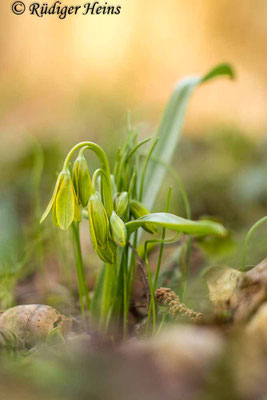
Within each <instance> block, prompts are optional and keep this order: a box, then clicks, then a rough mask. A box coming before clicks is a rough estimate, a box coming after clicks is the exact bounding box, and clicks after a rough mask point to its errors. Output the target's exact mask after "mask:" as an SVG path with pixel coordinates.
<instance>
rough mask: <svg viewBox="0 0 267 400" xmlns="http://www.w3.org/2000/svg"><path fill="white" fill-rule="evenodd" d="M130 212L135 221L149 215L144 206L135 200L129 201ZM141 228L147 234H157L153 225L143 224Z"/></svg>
mask: <svg viewBox="0 0 267 400" xmlns="http://www.w3.org/2000/svg"><path fill="white" fill-rule="evenodd" d="M130 212H131V215H132V216H133V217H134V218H135V219H138V218H141V217H143V216H144V215H147V214H150V212H149V211H148V210H147V209H146V208H145V206H144V205H143V204H142V203H140V202H139V201H137V200H131V201H130ZM143 228H144V229H145V230H146V231H147V232H149V233H152V234H155V233H157V232H158V230H157V228H156V226H155V225H153V224H145V225H143Z"/></svg>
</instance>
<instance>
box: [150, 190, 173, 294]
mask: <svg viewBox="0 0 267 400" xmlns="http://www.w3.org/2000/svg"><path fill="white" fill-rule="evenodd" d="M171 193H172V186H170V188H169V191H168V194H167V200H166V206H165V212H166V213H167V212H168V211H169V206H170V198H171ZM165 236H166V229H165V228H163V229H162V236H161V243H160V249H159V258H158V264H157V269H156V274H155V279H154V285H153V291H155V290H156V287H157V283H158V279H159V271H160V266H161V261H162V255H163V249H164V244H165V243H164V241H165Z"/></svg>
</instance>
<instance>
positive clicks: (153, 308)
mask: <svg viewBox="0 0 267 400" xmlns="http://www.w3.org/2000/svg"><path fill="white" fill-rule="evenodd" d="M147 245H148V242H146V243H145V263H146V270H147V277H148V284H149V290H150V296H151V298H150V304H151V307H152V320H153V325H152V333H153V335H154V334H155V333H156V322H157V321H156V305H155V297H154V290H153V284H152V278H151V271H150V268H149V261H148V254H147ZM148 329H149V319H147V327H146V333H148Z"/></svg>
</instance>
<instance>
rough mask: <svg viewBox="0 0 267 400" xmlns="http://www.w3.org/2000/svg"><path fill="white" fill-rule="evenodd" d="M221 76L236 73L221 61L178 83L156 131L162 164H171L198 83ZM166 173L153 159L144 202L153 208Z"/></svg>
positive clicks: (148, 172) (157, 151)
mask: <svg viewBox="0 0 267 400" xmlns="http://www.w3.org/2000/svg"><path fill="white" fill-rule="evenodd" d="M218 76H228V77H230V78H233V77H234V72H233V70H232V68H231V66H230V65H228V64H220V65H218V66H216V67H215V68H213V69H212V70H211V71H209V72H208V73H207V74H206V75H204V76H203V77H199V76H195V77H194V76H193V77H189V78H185V79H183V80H182V81H181V82H180V83H178V85H176V86H175V88H174V91H173V93H172V96H171V98H170V101H169V103H168V105H167V108H166V110H165V113H164V115H163V119H162V121H161V124H160V126H159V130H158V133H157V136H158V137H159V142H158V144H157V146H156V148H155V151H154V153H153V155H154V157H155V159H158V160H160V161H161V162H162V163H163V164H168V165H169V164H170V163H171V160H172V158H173V155H174V152H175V149H176V145H177V142H178V140H179V138H180V135H181V129H182V125H183V121H184V116H185V112H186V107H187V104H188V101H189V98H190V96H191V94H192V93H193V92H194V90H195V89H196V88H197V87H198V86H199V85H201V84H202V83H205V82H207V81H210V80H211V79H213V78H216V77H218ZM165 172H166V168H164V166H163V165H161V164H160V163H157V162H155V161H152V160H150V162H149V166H148V169H147V174H146V180H145V182H146V183H145V186H144V187H145V191H144V196H143V203H144V204H145V206H146V207H147V208H148V209H150V210H152V208H153V205H154V202H155V199H156V197H157V194H158V192H159V189H160V187H161V185H162V181H163V178H164V175H165Z"/></svg>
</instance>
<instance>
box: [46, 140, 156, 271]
mask: <svg viewBox="0 0 267 400" xmlns="http://www.w3.org/2000/svg"><path fill="white" fill-rule="evenodd" d="M87 148H88V146H84V147H82V148H81V150H80V152H79V155H78V157H77V159H76V160H75V162H74V163H73V166H72V169H71V170H72V172H70V168H69V160H68V159H67V161H66V160H65V163H64V167H63V170H62V171H61V172H60V174H59V176H58V179H57V182H56V186H55V189H54V193H53V195H52V198H51V200H50V202H49V204H48V206H47V208H46V210H45V212H44V214H43V216H42V218H41V222H43V221H44V219H45V218H46V217H47V216H48V214H49V213H50V211H51V210H52V217H53V222H54V224H55V225H56V226H58V227H59V228H61V229H62V230H66V229H68V228H69V226H70V225H71V224H72V223H73V222H75V221H77V222H80V221H81V216H82V215H86V217H87V218H88V220H89V230H90V238H91V242H92V246H93V249H94V250H95V251H96V252H97V254H98V256H99V257H100V259H101V260H103V261H104V262H106V263H110V264H113V263H114V262H115V257H116V251H117V247H125V246H126V244H127V240H128V239H127V230H126V226H125V223H126V222H127V221H129V219H130V218H131V217H133V218H140V217H142V216H144V215H147V214H149V211H148V210H147V209H146V208H145V207H144V206H143V205H142V204H141V203H140V202H138V201H136V200H132V199H131V196H130V194H129V193H128V192H126V191H122V192H120V193H118V192H117V187H116V183H115V178H114V176H113V175H112V174H110V172H109V168H107V166H106V168H101V169H98V170H96V171H95V172H94V174H93V176H92V179H91V176H90V172H89V168H88V165H87V161H86V158H85V156H84V151H85V150H86V149H87ZM93 149H94V148H93ZM96 150H97V149H96ZM100 154H101V153H100ZM100 161H101V159H100ZM102 165H105V163H104V162H102ZM107 193H108V194H107ZM108 206H109V207H108ZM86 208H87V210H88V211H86ZM81 209H82V210H83V212H81ZM144 229H146V230H147V231H148V232H150V233H156V231H157V230H156V228H155V227H153V225H149V224H146V225H145V226H144Z"/></svg>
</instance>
